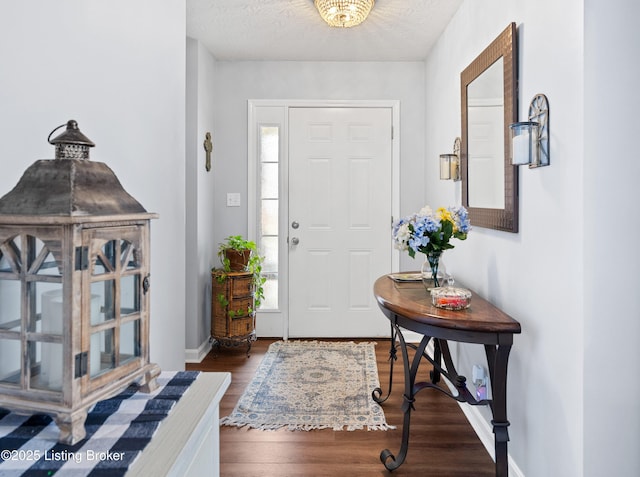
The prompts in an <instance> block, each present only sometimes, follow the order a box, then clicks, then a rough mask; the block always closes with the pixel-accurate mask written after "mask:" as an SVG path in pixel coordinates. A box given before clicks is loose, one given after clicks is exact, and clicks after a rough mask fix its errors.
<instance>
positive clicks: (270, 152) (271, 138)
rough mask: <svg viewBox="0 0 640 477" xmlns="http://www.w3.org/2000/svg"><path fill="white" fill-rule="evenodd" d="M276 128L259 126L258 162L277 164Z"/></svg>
mask: <svg viewBox="0 0 640 477" xmlns="http://www.w3.org/2000/svg"><path fill="white" fill-rule="evenodd" d="M278 138H279V135H278V127H277V126H260V162H278V156H279V152H278Z"/></svg>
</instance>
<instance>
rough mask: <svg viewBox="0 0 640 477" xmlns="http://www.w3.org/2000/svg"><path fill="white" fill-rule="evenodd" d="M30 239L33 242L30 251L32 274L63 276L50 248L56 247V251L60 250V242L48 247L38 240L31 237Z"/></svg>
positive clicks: (50, 244)
mask: <svg viewBox="0 0 640 477" xmlns="http://www.w3.org/2000/svg"><path fill="white" fill-rule="evenodd" d="M29 239H30V240H32V243H33V245H32V247H31V250H30V251H29V257H30V258H29V270H30V273H35V274H37V275H47V276H57V277H60V276H62V273H60V267H59V266H58V262H57V261H56V259H55V257H54V255H53V253H52V252H51V249H50V247H54V248H55V249H57V250H60V248H61V244H60V242H59V241H54V242H52V243H49V245H47V244H45V243H44V242H43V241H42V240H40V239H38V238H34V237H29Z"/></svg>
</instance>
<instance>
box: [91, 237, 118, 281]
mask: <svg viewBox="0 0 640 477" xmlns="http://www.w3.org/2000/svg"><path fill="white" fill-rule="evenodd" d="M115 269H116V241H115V240H109V241H108V242H106V243H105V244H104V245H103V246H102V247H101V248H100V250H99V252H98V253H97V255H96V259H95V263H94V266H93V274H94V275H102V274H104V273H109V272H113V271H114V270H115Z"/></svg>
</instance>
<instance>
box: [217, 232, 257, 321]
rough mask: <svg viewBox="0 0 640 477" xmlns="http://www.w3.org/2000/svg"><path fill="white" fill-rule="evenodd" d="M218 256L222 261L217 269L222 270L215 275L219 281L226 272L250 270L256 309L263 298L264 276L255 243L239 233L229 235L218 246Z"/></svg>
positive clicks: (224, 278)
mask: <svg viewBox="0 0 640 477" xmlns="http://www.w3.org/2000/svg"><path fill="white" fill-rule="evenodd" d="M218 258H219V259H220V262H221V263H222V269H221V270H217V271H218V272H220V271H222V272H223V273H218V275H217V277H218V280H219V281H221V282H222V281H224V280H226V274H227V273H228V272H251V273H252V274H253V285H254V287H255V291H254V301H255V304H254V306H255V309H258V307H259V306H260V304H261V303H262V300H263V298H264V288H263V285H264V282H265V281H266V278H264V277H263V276H262V263H263V262H264V257H263V256H261V255H260V253H259V252H258V247H257V246H256V243H255V242H253V241H252V240H247V239H245V238H243V237H242V236H241V235H230V236H229V237H227V238H226V239H225V241H224V242H222V243H221V244H220V245H219V246H218ZM214 270H215V269H214ZM219 298H220V297H219ZM222 298H224V296H223V297H222Z"/></svg>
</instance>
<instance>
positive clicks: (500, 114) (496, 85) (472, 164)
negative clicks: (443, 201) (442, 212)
mask: <svg viewBox="0 0 640 477" xmlns="http://www.w3.org/2000/svg"><path fill="white" fill-rule="evenodd" d="M503 65H504V60H503V59H502V58H499V59H498V61H496V62H495V63H494V64H492V65H491V66H490V67H489V68H487V69H486V70H485V71H484V72H483V73H482V74H481V75H480V76H478V77H477V78H476V79H474V80H473V81H472V82H471V84H469V86H468V87H467V101H468V103H467V134H468V138H469V141H468V144H469V149H468V153H467V154H468V155H467V159H468V166H467V167H468V174H469V175H468V177H469V206H471V207H486V208H489V209H504V194H503V192H502V184H503V182H504V138H503V137H502V134H503V130H504V100H503V95H504V88H503V86H502V71H503V69H504V66H503Z"/></svg>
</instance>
